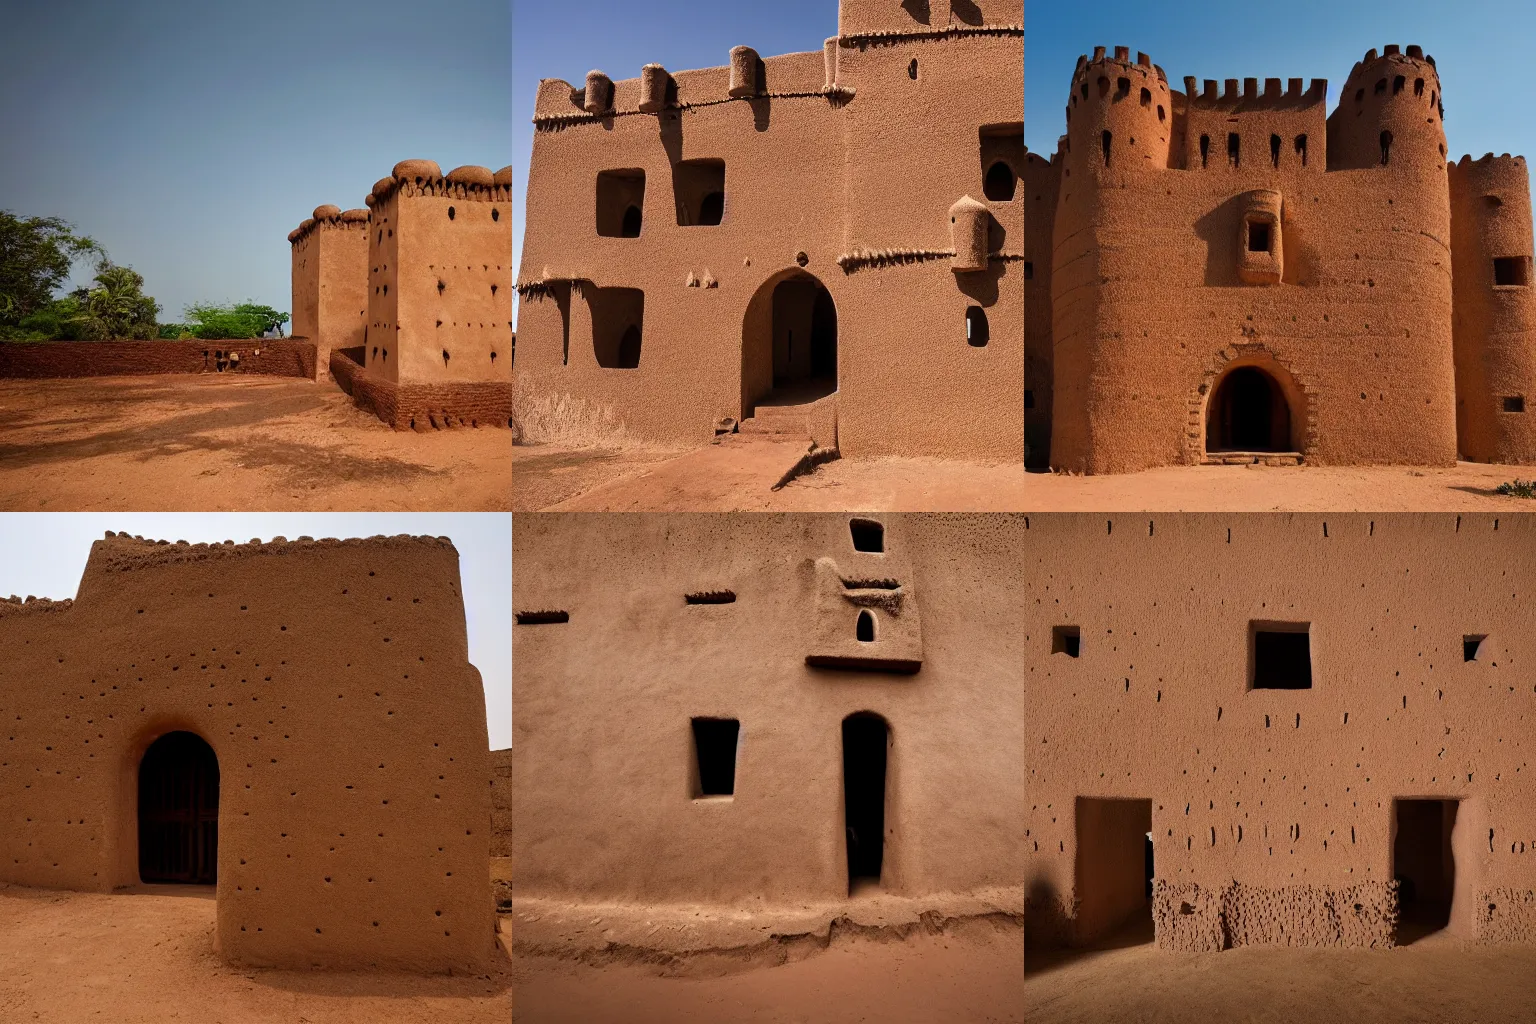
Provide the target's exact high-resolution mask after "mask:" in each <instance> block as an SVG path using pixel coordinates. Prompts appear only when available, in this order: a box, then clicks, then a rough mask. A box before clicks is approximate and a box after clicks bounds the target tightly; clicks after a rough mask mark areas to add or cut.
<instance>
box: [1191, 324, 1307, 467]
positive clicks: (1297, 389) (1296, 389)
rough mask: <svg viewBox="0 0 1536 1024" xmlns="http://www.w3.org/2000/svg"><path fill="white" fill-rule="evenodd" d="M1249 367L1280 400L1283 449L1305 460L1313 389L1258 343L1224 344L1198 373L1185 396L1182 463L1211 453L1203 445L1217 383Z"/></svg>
mask: <svg viewBox="0 0 1536 1024" xmlns="http://www.w3.org/2000/svg"><path fill="white" fill-rule="evenodd" d="M1248 367H1252V368H1254V369H1257V370H1259V371H1261V372H1262V373H1263V374H1264V376H1265V377H1266V378H1267V379H1268V381H1269V383H1270V385H1271V387H1272V388H1273V389H1274V393H1275V394H1276V396H1277V398H1279V399H1283V400H1284V402H1285V405H1286V413H1287V417H1286V418H1287V419H1288V420H1289V432H1290V442H1289V445H1290V446H1289V447H1288V448H1287V449H1286V450H1287V451H1290V452H1296V453H1298V454H1299V455H1300V456H1301V457H1302V458H1303V459H1305V458H1306V457H1307V455H1308V453H1309V452H1311V451H1312V450H1313V449H1314V448H1315V447H1316V443H1317V409H1316V398H1315V389H1314V388H1313V387H1311V386H1310V385H1309V384H1308V383H1307V382H1306V381H1304V380H1302V379H1301V378H1300V377H1298V376H1297V375H1296V374H1295V373H1294V372H1293V371H1292V369H1291V367H1290V365H1289V364H1288V363H1287V362H1285V361H1284V360H1282V359H1280V358H1279V357H1278V356H1276V355H1275V354H1274V353H1273V352H1271V351H1270V350H1269V348H1268V347H1267V346H1265V345H1262V344H1250V345H1228V346H1226V347H1225V348H1223V349H1221V350H1220V351H1219V352H1217V353H1216V356H1215V358H1214V359H1212V360H1211V362H1210V363H1209V364H1208V365H1207V366H1206V368H1205V370H1204V371H1203V372H1202V373H1201V375H1200V382H1199V384H1198V386H1197V387H1196V388H1195V389H1194V391H1193V393H1191V395H1190V397H1189V415H1188V418H1187V420H1186V424H1185V431H1184V463H1185V465H1189V466H1198V465H1200V464H1201V463H1202V462H1204V461H1206V459H1207V457H1208V456H1211V455H1213V454H1215V455H1219V454H1220V453H1219V452H1218V453H1212V452H1210V451H1209V450H1208V446H1207V427H1208V424H1209V419H1210V416H1211V415H1212V414H1213V413H1214V412H1215V409H1214V406H1213V399H1215V398H1216V395H1217V392H1218V390H1219V389H1220V387H1221V385H1222V384H1223V383H1224V382H1225V381H1226V380H1227V379H1228V378H1229V377H1230V376H1231V375H1232V374H1233V373H1234V372H1235V371H1238V370H1241V369H1244V368H1248Z"/></svg>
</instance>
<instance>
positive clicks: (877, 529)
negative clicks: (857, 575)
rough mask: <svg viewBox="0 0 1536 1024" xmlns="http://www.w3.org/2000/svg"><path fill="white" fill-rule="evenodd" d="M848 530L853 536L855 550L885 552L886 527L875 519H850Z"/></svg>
mask: <svg viewBox="0 0 1536 1024" xmlns="http://www.w3.org/2000/svg"><path fill="white" fill-rule="evenodd" d="M848 532H849V534H851V535H852V537H853V550H855V551H873V552H877V553H878V552H883V551H884V550H885V527H884V526H882V525H881V524H880V523H878V522H876V521H875V520H873V519H850V520H848Z"/></svg>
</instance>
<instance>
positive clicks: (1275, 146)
mask: <svg viewBox="0 0 1536 1024" xmlns="http://www.w3.org/2000/svg"><path fill="white" fill-rule="evenodd" d="M1269 162H1270V163H1272V164H1274V165H1275V166H1276V167H1279V166H1280V136H1278V135H1271V136H1270V137H1269Z"/></svg>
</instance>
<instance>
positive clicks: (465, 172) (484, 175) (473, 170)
mask: <svg viewBox="0 0 1536 1024" xmlns="http://www.w3.org/2000/svg"><path fill="white" fill-rule="evenodd" d="M445 177H446V178H447V179H448V180H449V181H451V182H453V183H454V184H456V185H476V186H478V187H480V188H490V187H491V186H492V185H494V184H495V176H494V175H493V174H492V173H491V169H490V168H489V167H481V166H479V165H478V164H465V165H464V166H463V167H455V168H454V169H453V170H451V171H449V172H448V173H447V175H446V176H445Z"/></svg>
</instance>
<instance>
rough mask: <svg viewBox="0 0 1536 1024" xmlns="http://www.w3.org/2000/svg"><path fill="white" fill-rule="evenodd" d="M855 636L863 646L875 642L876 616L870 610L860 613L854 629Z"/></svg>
mask: <svg viewBox="0 0 1536 1024" xmlns="http://www.w3.org/2000/svg"><path fill="white" fill-rule="evenodd" d="M853 632H854V636H855V637H857V638H858V641H859V643H861V644H872V643H874V642H875V615H874V612H871V611H870V610H869V609H868V608H865V609H862V610H860V612H859V621H858V622H857V623H856V624H855V625H854V627H853Z"/></svg>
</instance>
